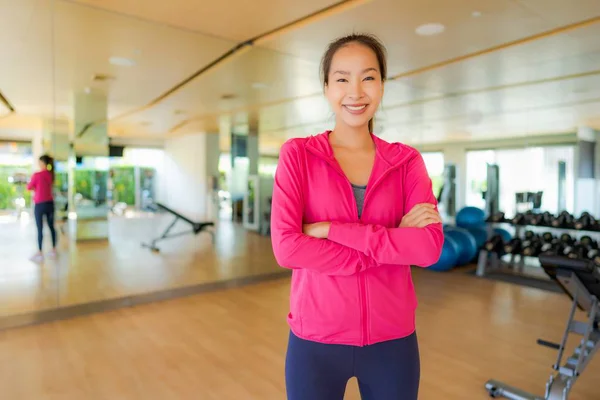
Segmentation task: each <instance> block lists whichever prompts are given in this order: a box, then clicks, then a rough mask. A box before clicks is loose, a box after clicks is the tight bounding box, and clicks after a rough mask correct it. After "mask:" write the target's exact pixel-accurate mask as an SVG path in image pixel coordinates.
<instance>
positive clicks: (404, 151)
mask: <svg viewBox="0 0 600 400" xmlns="http://www.w3.org/2000/svg"><path fill="white" fill-rule="evenodd" d="M330 134H331V131H330V130H328V131H325V132H323V133H321V134H318V135H315V136H310V137H309V138H308V141H307V143H306V146H307V148H309V149H311V150H312V151H313V152H314V153H316V154H318V155H320V156H321V157H323V158H325V159H327V160H333V159H334V155H333V149H332V148H331V144H330V143H329V135H330ZM371 138H372V139H373V143H375V152H376V156H377V157H379V158H380V159H382V160H383V161H385V162H386V163H387V164H388V167H390V168H393V167H398V166H400V165H402V164H403V163H405V162H406V161H408V160H409V159H411V158H412V156H414V154H415V152H416V150H415V149H414V148H412V147H410V146H406V145H404V144H401V143H389V142H386V141H385V140H383V139H381V138H379V137H377V136H375V135H374V134H372V133H371Z"/></svg>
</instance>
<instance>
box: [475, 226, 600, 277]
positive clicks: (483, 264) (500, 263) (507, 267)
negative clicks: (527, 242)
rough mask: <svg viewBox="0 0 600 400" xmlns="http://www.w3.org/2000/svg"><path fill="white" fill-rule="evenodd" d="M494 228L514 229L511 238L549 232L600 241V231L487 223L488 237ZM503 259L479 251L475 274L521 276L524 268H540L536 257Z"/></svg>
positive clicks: (516, 256)
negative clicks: (494, 272)
mask: <svg viewBox="0 0 600 400" xmlns="http://www.w3.org/2000/svg"><path fill="white" fill-rule="evenodd" d="M494 228H512V229H514V234H513V238H523V236H524V235H523V234H524V232H525V231H532V232H534V233H539V234H542V233H545V232H550V233H552V234H553V235H555V236H560V235H562V234H564V233H567V234H569V235H571V237H573V238H574V239H576V240H579V239H580V238H581V237H582V236H590V237H591V238H593V239H595V240H597V241H600V231H591V230H585V229H570V228H555V227H550V226H538V225H513V224H511V223H510V222H488V223H487V229H488V236H491V235H493V230H494ZM508 256H509V255H508V254H507V255H506V256H504V257H508ZM504 257H498V254H496V253H490V252H488V251H486V250H485V249H481V250H480V252H479V257H478V260H477V270H476V272H475V274H476V275H477V276H479V277H483V276H485V275H487V274H488V273H489V272H492V271H504V272H512V273H520V274H523V273H524V269H525V266H531V267H538V268H541V267H540V265H539V260H538V257H531V256H524V255H521V254H510V258H509V259H508V260H506V259H503V258H504ZM540 279H542V278H540ZM544 280H545V279H544Z"/></svg>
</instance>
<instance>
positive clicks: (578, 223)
mask: <svg viewBox="0 0 600 400" xmlns="http://www.w3.org/2000/svg"><path fill="white" fill-rule="evenodd" d="M573 225H574V227H575V229H585V230H598V221H596V219H595V218H594V217H592V215H591V214H590V213H589V212H587V211H586V212H583V213H582V214H581V216H580V217H579V218H578V219H577V220H575V221H574V224H573Z"/></svg>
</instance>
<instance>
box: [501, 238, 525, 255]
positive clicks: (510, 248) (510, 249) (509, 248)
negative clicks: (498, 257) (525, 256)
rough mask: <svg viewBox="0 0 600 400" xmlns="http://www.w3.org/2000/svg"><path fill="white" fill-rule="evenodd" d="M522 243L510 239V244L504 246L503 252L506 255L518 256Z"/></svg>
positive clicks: (517, 239) (515, 239)
mask: <svg viewBox="0 0 600 400" xmlns="http://www.w3.org/2000/svg"><path fill="white" fill-rule="evenodd" d="M522 244H523V243H522V241H521V239H519V238H514V239H511V240H510V242H508V243H507V244H505V245H504V252H505V253H506V254H520V253H521V245H522Z"/></svg>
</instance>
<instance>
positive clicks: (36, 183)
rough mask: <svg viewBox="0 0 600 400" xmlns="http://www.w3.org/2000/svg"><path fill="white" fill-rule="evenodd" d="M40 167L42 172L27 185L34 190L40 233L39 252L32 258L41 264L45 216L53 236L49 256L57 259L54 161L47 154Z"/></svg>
mask: <svg viewBox="0 0 600 400" xmlns="http://www.w3.org/2000/svg"><path fill="white" fill-rule="evenodd" d="M39 166H40V170H39V171H38V172H36V173H34V174H33V176H32V177H31V180H30V181H29V184H27V190H32V191H33V192H34V195H33V202H34V204H35V206H34V214H35V223H36V225H37V232H38V252H37V253H36V254H34V255H33V257H31V260H32V261H34V262H41V261H43V260H44V255H43V253H42V242H43V238H44V234H43V232H44V220H43V218H44V216H45V217H46V223H47V224H48V227H49V228H50V235H51V236H52V250H51V251H50V253H49V255H50V257H56V230H55V229H54V196H53V195H52V186H53V185H54V159H52V157H50V156H48V155H46V154H45V155H43V156H41V157H40V159H39Z"/></svg>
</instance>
